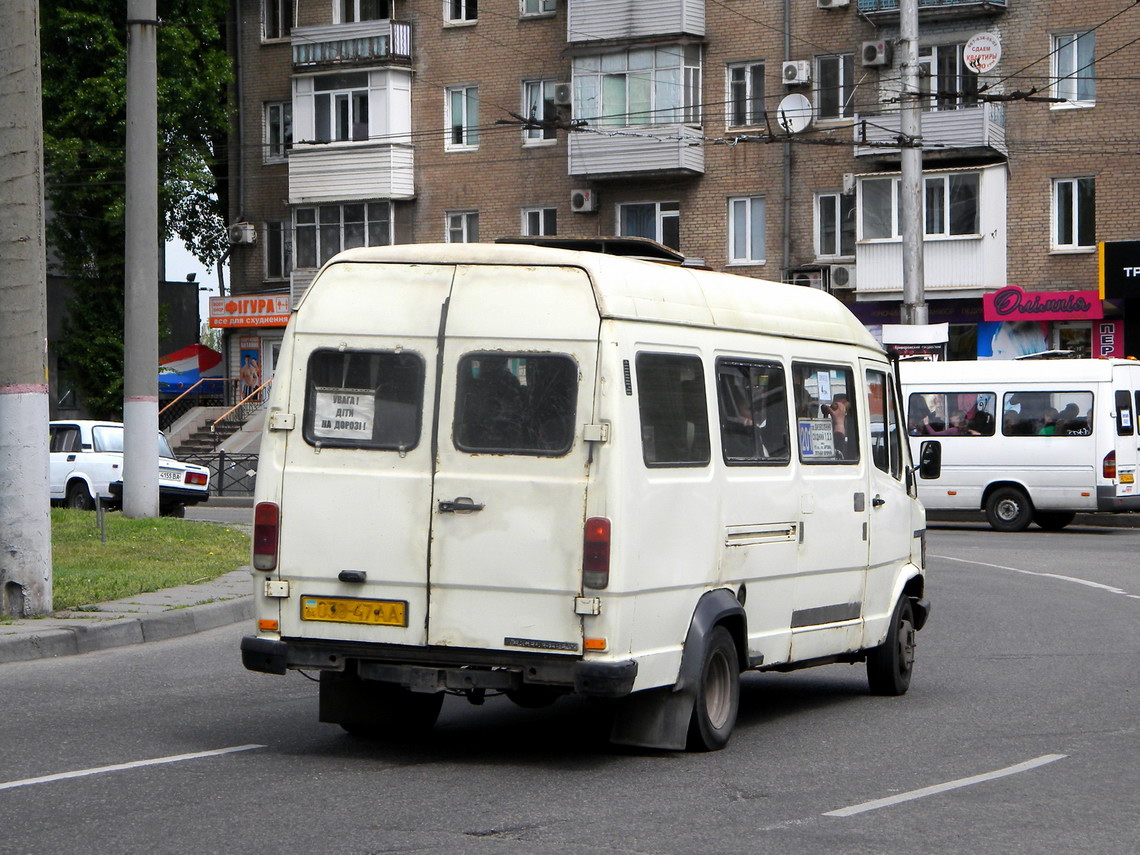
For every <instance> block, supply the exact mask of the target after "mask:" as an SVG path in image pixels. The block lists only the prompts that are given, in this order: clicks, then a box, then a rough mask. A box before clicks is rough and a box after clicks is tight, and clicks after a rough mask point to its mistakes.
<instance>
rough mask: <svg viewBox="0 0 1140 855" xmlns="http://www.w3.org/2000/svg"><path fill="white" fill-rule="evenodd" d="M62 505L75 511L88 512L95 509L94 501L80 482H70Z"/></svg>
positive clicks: (85, 486)
mask: <svg viewBox="0 0 1140 855" xmlns="http://www.w3.org/2000/svg"><path fill="white" fill-rule="evenodd" d="M64 504H66V505H67V507H69V508H75V510H77V511H90V510H92V509H94V507H95V500H94V499H93V498H91V493H90V492H88V490H87V485H86V484H84V483H83V482H82V481H72V482H71V483H70V484H68V485H67V499H66V500H65V501H64Z"/></svg>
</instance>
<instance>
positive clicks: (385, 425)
mask: <svg viewBox="0 0 1140 855" xmlns="http://www.w3.org/2000/svg"><path fill="white" fill-rule="evenodd" d="M423 390H424V363H423V359H421V358H420V356H419V355H418V354H414V353H405V352H401V353H394V352H390V351H370V350H343V351H342V350H316V351H314V352H313V353H312V354H311V355H310V356H309V367H308V372H307V374H306V378H305V425H304V435H305V441H306V442H308V443H309V444H310V445H317V446H334V447H341V448H373V449H386V450H392V451H407V450H408V449H412V448H415V447H416V446H417V445H418V444H419V441H420V429H421V413H422V412H423Z"/></svg>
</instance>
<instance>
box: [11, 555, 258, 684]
mask: <svg viewBox="0 0 1140 855" xmlns="http://www.w3.org/2000/svg"><path fill="white" fill-rule="evenodd" d="M251 572H252V571H251V570H250V568H249V567H242V568H240V569H238V570H234V571H232V572H230V573H226V574H225V575H224V576H219V577H218V578H217V579H214V580H212V581H210V582H203V583H201V584H198V585H182V586H180V587H177V588H167V589H165V590H162V591H153V592H151V593H149V594H138V595H137V596H134V597H126V598H124V599H121V600H112V601H111V602H108V603H100V604H99V605H98V606H96V607H94V608H96V609H97V611H77V610H73V609H68V610H65V611H61V612H56V613H55V614H54V615H52V616H51V617H44V618H26V619H22V620H17V621H13V622H12V623H0V664H3V663H5V662H21V661H25V660H29V659H45V658H52V657H56V656H70V655H72V654H75V653H90V652H92V651H95V650H106V649H108V648H111V647H121V646H123V645H127V644H142V643H144V642H147V641H162V640H164V639H167V638H177V637H178V636H180V635H190V634H192V633H195V632H203V631H205V630H207V629H214V628H216V627H219V626H226V625H227V624H231V623H237V622H238V621H242V620H250V621H251V620H253V578H252V575H251Z"/></svg>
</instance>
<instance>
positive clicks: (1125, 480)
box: [1120, 472, 1136, 484]
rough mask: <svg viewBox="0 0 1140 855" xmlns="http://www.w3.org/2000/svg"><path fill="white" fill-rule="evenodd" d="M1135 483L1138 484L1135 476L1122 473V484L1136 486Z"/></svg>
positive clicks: (1129, 473)
mask: <svg viewBox="0 0 1140 855" xmlns="http://www.w3.org/2000/svg"><path fill="white" fill-rule="evenodd" d="M1135 482H1136V476H1135V475H1133V474H1132V473H1131V472H1121V473H1120V483H1121V484H1134V483H1135Z"/></svg>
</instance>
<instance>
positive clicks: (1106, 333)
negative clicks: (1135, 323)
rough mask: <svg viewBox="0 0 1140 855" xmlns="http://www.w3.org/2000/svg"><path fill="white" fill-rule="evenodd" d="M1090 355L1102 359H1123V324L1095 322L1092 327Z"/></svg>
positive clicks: (1121, 322) (1120, 322) (1119, 322)
mask: <svg viewBox="0 0 1140 855" xmlns="http://www.w3.org/2000/svg"><path fill="white" fill-rule="evenodd" d="M1092 353H1093V356H1099V357H1101V358H1102V359H1103V358H1108V357H1113V358H1117V359H1122V358H1123V357H1124V322H1123V321H1097V322H1095V323H1094V324H1093V325H1092Z"/></svg>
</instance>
